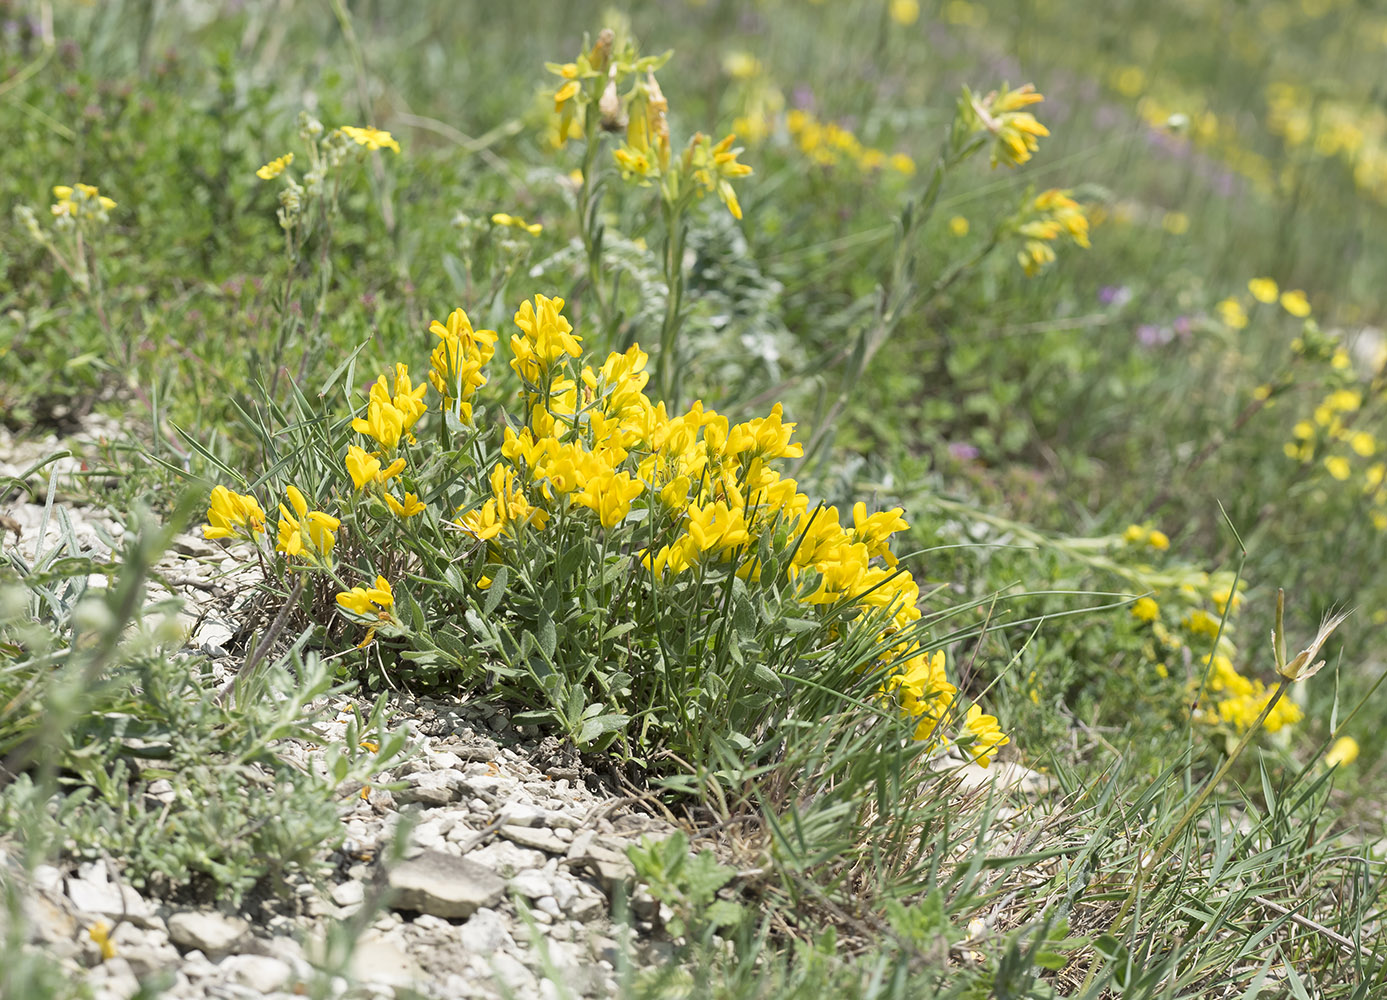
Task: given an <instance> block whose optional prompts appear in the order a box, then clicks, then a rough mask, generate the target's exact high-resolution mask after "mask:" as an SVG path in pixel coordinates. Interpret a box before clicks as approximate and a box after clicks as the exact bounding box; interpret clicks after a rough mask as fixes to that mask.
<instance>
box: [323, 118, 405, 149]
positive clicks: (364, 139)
mask: <svg viewBox="0 0 1387 1000" xmlns="http://www.w3.org/2000/svg"><path fill="white" fill-rule="evenodd" d="M338 131H340V132H341V133H342V134H343V135H345V136H346V137H347V138H348V139H351V140H352V141H353V142H355V143H356V144H357V145H358V146H365V147H366V148H367V149H371V150H375V149H389V150H392V151H393V152H396V153H398V152H399V151H400V144H399V143H398V142H396V141H395V140H394V139H393V138H391V136H390V133H389V132H382V131H381V130H380V129H378V128H371V127H369V126H366V127H362V126H360V125H343V126H342V127H341V129H339V130H338Z"/></svg>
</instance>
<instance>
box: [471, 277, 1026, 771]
mask: <svg viewBox="0 0 1387 1000" xmlns="http://www.w3.org/2000/svg"><path fill="white" fill-rule="evenodd" d="M562 306H563V302H562V300H561V299H556V298H548V297H546V296H543V295H537V296H535V298H534V301H533V302H528V301H527V302H525V303H524V304H523V305H522V306H521V308H520V309H519V310H518V311H517V312H516V314H515V323H516V326H517V328H518V330H519V332H518V333H517V334H516V335H515V336H513V337H512V338H511V342H510V346H511V355H512V358H511V362H510V364H511V367H512V368H513V369H514V370H515V372H516V373H517V374H518V375H519V376H520V378H521V381H522V394H523V396H522V398H523V399H524V401H525V404H526V421H525V423H524V425H523V426H521V427H520V428H519V429H518V430H516V429H513V428H507V429H506V431H505V435H504V444H503V446H502V449H501V451H502V456H503V458H504V460H505V461H503V462H498V463H497V464H496V465H495V466H494V467H493V469H492V470H491V475H490V485H491V495H490V496H489V497H488V498H486V499H485V500H484V501H483V502H482V503H481V504H480V505H479V506H477V507H476V508H474V509H471V510H467V511H465V512H463V513H462V514H461V515H460V517H459V519H458V523H459V524H460V526H462V527H463V528H464V529H465V530H466V531H468V532H469V533H470V534H471V535H472V536H473V537H475V538H477V539H478V540H479V541H483V542H487V543H490V546H491V547H490V549H489V553H490V554H489V557H488V558H490V559H492V560H493V561H498V560H504V559H505V557H506V553H505V551H504V550H503V549H500V548H498V547H497V546H499V545H500V544H501V542H503V541H506V540H509V541H514V540H516V539H519V538H522V537H523V534H524V532H526V531H530V530H534V531H542V530H545V529H546V527H547V526H548V525H550V524H551V523H552V522H553V519H554V518H555V517H557V516H560V515H561V514H562V516H565V517H570V518H571V517H573V516H575V515H576V514H578V512H580V511H584V510H586V511H589V512H591V515H592V516H594V517H595V520H596V522H597V524H598V525H600V526H601V528H602V529H604V530H608V531H610V530H612V529H614V528H616V527H617V526H619V525H621V524H622V523H623V522H624V521H625V520H626V519H627V517H628V516H629V515H631V513H632V508H633V505H634V504H635V503H636V502H637V501H641V500H643V504H642V506H643V508H644V510H643V512H642V516H644V517H648V518H650V525H651V530H652V531H653V533H654V537H655V543H654V544H652V545H651V546H650V547H648V548H647V549H645V550H643V551H641V552H639V553H637V555H638V558H639V560H640V564H641V565H642V566H643V567H644V568H645V569H646V571H647V572H649V573H650V574H651V575H652V577H653V579H654V580H655V581H657V582H659V581H673V580H674V579H675V578H677V577H678V576H680V575H681V574H693V573H699V572H702V571H704V570H705V569H706V568H713V567H720V568H723V569H725V570H729V571H732V572H735V573H736V574H737V575H738V576H740V577H742V578H743V579H745V580H759V579H760V577H761V573H762V571H763V569H764V567H763V566H762V564H761V560H760V556H759V555H758V553H760V552H761V551H763V549H762V542H763V541H766V542H769V543H771V545H772V548H773V550H775V551H783V550H789V551H790V552H791V555H790V556H789V558H788V560H787V561H786V565H785V566H784V567H783V569H782V570H781V571H782V572H784V573H785V574H786V576H787V578H788V579H789V581H791V582H794V583H797V584H798V586H799V589H798V598H799V600H801V601H803V602H804V603H806V604H809V605H834V604H842V603H846V604H847V605H849V606H852V607H855V608H857V609H858V611H859V613H861V614H866V613H869V612H873V611H875V612H877V613H881V614H884V615H886V616H887V617H888V618H889V622H890V624H889V625H888V626H884V627H886V628H887V634H888V635H889V634H895V633H897V632H898V631H908V630H909V628H910V626H912V625H914V624H915V623H916V622H918V620H919V618H920V611H919V609H918V608H917V606H916V605H917V603H918V601H919V588H918V586H917V585H916V584H915V581H914V580H913V579H912V578H911V576H910V574H909V573H907V572H904V571H901V570H898V569H897V568H896V559H895V556H894V555H893V554H892V553H891V551H890V549H889V539H890V537H891V536H892V535H893V534H895V533H897V532H899V531H901V530H903V529H905V527H906V522H905V520H904V518H903V517H902V516H901V515H902V513H903V512H902V510H901V509H900V508H896V509H892V510H888V511H880V512H876V513H869V512H868V511H867V508H866V505H865V504H863V503H858V504H856V505H855V507H854V508H853V511H852V524H851V525H850V526H848V525H844V524H841V523H840V518H839V512H838V509H837V508H836V507H824V506H812V505H811V503H810V500H809V498H808V497H807V496H806V495H805V494H803V493H801V492H799V490H798V486H797V484H796V483H795V481H794V480H793V479H790V478H787V477H784V476H782V475H781V474H780V473H779V472H778V471H776V470H775V469H774V468H773V467H772V464H773V463H774V462H776V461H777V460H779V459H782V458H787V457H798V456H800V455H801V454H802V453H803V449H802V447H801V446H800V445H799V444H796V443H793V442H792V440H791V437H792V435H793V432H794V424H793V423H787V422H786V421H785V420H784V419H783V412H782V409H781V407H780V406H779V405H777V406H775V407H774V408H773V409H772V410H771V412H770V413H769V414H768V415H767V416H765V417H760V418H755V419H751V420H748V421H746V422H744V423H739V424H732V423H730V422H729V421H728V419H727V417H725V416H723V415H721V414H719V413H716V412H714V411H712V410H709V409H706V408H705V407H704V406H703V405H702V404H701V403H698V402H696V403H694V404H693V405H692V406H691V407H690V408H689V409H688V411H687V412H685V413H683V414H680V415H678V416H673V417H671V416H670V415H669V414H668V413H667V412H666V410H665V407H664V404H663V403H660V404H656V403H652V402H651V400H650V399H649V398H648V397H647V396H646V394H645V392H644V391H643V390H644V388H645V386H646V383H647V381H648V378H649V376H648V373H647V372H646V371H645V366H646V362H647V357H646V354H645V352H643V351H641V350H640V348H639V346H633V347H631V348H630V349H628V350H627V351H626V352H625V353H620V354H618V353H613V354H611V355H609V356H608V358H607V360H606V361H605V363H604V364H603V365H602V367H601V368H600V369H594V368H592V367H590V366H584V367H582V368H581V370H579V371H577V372H575V371H573V370H572V361H573V359H574V358H577V357H578V356H579V354H580V351H581V347H580V344H579V338H577V337H575V336H574V335H573V333H572V327H571V325H570V324H569V323H568V321H567V320H566V319H565V318H564V317H563V315H562V313H561V311H560V310H561V309H562ZM487 582H488V583H489V578H488V579H487ZM885 660H886V662H887V663H888V664H889V665H890V666H889V680H888V681H887V683H886V684H885V690H884V693H885V694H887V695H889V696H891V697H893V698H894V699H895V700H896V702H897V703H898V704H899V705H900V706H901V708H902V709H903V710H904V711H905V712H908V713H909V714H910V716H911V717H912V718H913V719H915V720H917V725H916V736H917V738H919V739H941V738H942V737H941V736H940V735H939V734H938V732H937V729H938V727H939V725H940V723H941V722H942V721H943V720H944V719H945V718H946V717H947V715H948V713H949V710H950V708H951V707H952V704H953V699H954V695H955V694H956V689H955V688H954V686H953V685H952V684H951V683H949V681H948V679H947V676H946V673H945V661H944V654H943V653H942V652H940V651H934V652H930V651H926V650H925V649H923V648H921V646H920V644H919V643H918V642H916V641H906V642H901V643H898V644H896V645H895V646H893V647H892V648H891V649H890V651H889V653H888V654H887V656H886V657H885ZM988 720H990V721H988ZM969 732H971V733H972V734H973V739H972V743H971V746H972V752H973V754H974V756H976V757H978V758H979V759H989V758H990V757H991V756H992V755H994V754H995V753H996V748H997V747H998V746H1000V745H1002V744H1003V743H1005V742H1006V738H1005V736H1003V735H1002V733H1001V731H1000V729H998V728H997V727H996V720H995V719H991V717H990V716H988V717H985V716H981V712H980V711H979V712H978V713H976V714H975V716H974V717H973V719H972V725H971V728H970V729H969Z"/></svg>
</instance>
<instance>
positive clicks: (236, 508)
mask: <svg viewBox="0 0 1387 1000" xmlns="http://www.w3.org/2000/svg"><path fill="white" fill-rule="evenodd" d="M285 495H286V496H287V497H288V499H289V506H288V507H286V506H284V504H280V505H279V525H278V531H277V533H276V539H275V551H276V552H281V553H283V554H284V555H286V556H289V557H294V556H303V557H305V558H308V559H311V560H314V561H318V562H325V561H327V559H328V557H329V556H331V554H332V548H333V545H334V544H335V543H336V540H337V539H336V532H337V529H338V528H339V527H341V521H339V520H338V519H337V518H335V517H333V516H332V515H330V514H326V513H324V512H323V511H320V510H309V509H308V500H307V499H306V498H305V497H304V495H303V493H302V492H300V491H299V489H298V488H297V487H295V486H292V485H291V486H288V487H287V488H286V489H285ZM264 531H265V512H264V511H263V510H262V509H261V507H260V502H259V501H258V500H256V499H255V497H254V496H251V495H250V494H243V493H233V492H231V491H230V490H228V489H227V488H226V487H225V486H215V487H213V488H212V496H211V500H210V502H209V506H208V508H207V524H205V525H204V526H203V528H202V536H203V537H204V538H208V539H222V538H239V539H243V540H246V541H255V538H256V536H257V535H260V534H263V533H264Z"/></svg>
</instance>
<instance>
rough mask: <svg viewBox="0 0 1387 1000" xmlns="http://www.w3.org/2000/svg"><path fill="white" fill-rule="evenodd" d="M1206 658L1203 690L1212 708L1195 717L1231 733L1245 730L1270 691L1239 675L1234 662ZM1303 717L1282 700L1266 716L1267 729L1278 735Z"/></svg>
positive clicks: (1218, 656)
mask: <svg viewBox="0 0 1387 1000" xmlns="http://www.w3.org/2000/svg"><path fill="white" fill-rule="evenodd" d="M1212 656H1213V659H1212V662H1211V661H1210V657H1209V656H1207V655H1206V656H1205V657H1204V658H1203V660H1202V661H1201V665H1203V666H1207V667H1209V685H1208V688H1207V689H1206V690H1207V691H1208V693H1209V694H1210V695H1211V696H1212V700H1213V705H1212V706H1210V707H1207V708H1206V707H1203V706H1201V707H1199V708H1197V709H1196V710H1195V714H1196V718H1199V719H1200V720H1201V721H1205V722H1210V723H1214V724H1217V723H1222V724H1223V725H1225V726H1228V727H1230V728H1231V729H1232V730H1233V731H1234V732H1237V733H1241V732H1244V731H1246V730H1247V729H1248V728H1250V727H1251V726H1252V724H1253V723H1254V722H1256V721H1257V717H1258V716H1259V715H1261V714H1262V709H1264V708H1266V706H1267V702H1268V701H1269V700H1270V699H1271V696H1272V691H1271V689H1269V688H1268V687H1267V686H1266V685H1265V684H1263V683H1262V682H1261V681H1258V680H1251V679H1249V678H1247V677H1244V676H1243V675H1242V674H1240V673H1238V671H1237V670H1236V669H1234V667H1233V661H1232V660H1230V659H1229V658H1228V657H1226V656H1223V655H1222V654H1218V653H1215V654H1212ZM1302 718H1303V713H1302V712H1301V710H1300V707H1299V706H1298V705H1296V703H1295V702H1293V701H1291V700H1290V699H1289V698H1282V699H1281V700H1280V701H1278V702H1277V703H1276V706H1275V707H1274V708H1273V709H1272V710H1271V714H1270V715H1268V716H1267V719H1266V722H1265V723H1264V725H1265V726H1266V730H1267V732H1269V733H1274V732H1277V731H1278V730H1281V729H1283V728H1285V727H1286V726H1292V725H1295V724H1296V723H1297V722H1299V721H1300V720H1301V719H1302Z"/></svg>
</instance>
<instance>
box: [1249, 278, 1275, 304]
mask: <svg viewBox="0 0 1387 1000" xmlns="http://www.w3.org/2000/svg"><path fill="white" fill-rule="evenodd" d="M1247 290H1248V291H1249V292H1251V293H1252V297H1253V298H1254V299H1256V300H1257V301H1258V302H1261V303H1262V304H1263V305H1270V304H1271V303H1273V302H1275V301H1276V297H1277V296H1278V295H1279V294H1281V290H1280V289H1279V288H1277V287H1276V282H1275V281H1273V280H1272V279H1271V278H1253V279H1252V280H1251V281H1249V282H1248V283H1247Z"/></svg>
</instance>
